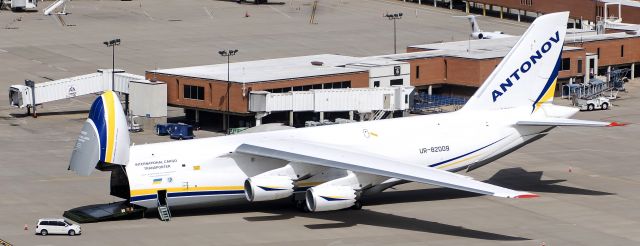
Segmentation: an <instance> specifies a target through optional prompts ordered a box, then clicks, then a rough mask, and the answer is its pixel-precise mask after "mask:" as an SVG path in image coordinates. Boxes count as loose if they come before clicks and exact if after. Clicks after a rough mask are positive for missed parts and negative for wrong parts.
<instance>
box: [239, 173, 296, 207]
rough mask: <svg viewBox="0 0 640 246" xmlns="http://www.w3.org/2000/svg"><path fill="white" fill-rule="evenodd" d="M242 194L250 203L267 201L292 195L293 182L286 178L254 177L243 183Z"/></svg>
mask: <svg viewBox="0 0 640 246" xmlns="http://www.w3.org/2000/svg"><path fill="white" fill-rule="evenodd" d="M244 194H245V196H246V197H247V200H249V201H250V202H259V201H269V200H276V199H280V198H285V197H288V196H291V195H292V194H293V180H291V178H290V177H287V176H256V177H251V178H248V179H247V180H245V181H244Z"/></svg>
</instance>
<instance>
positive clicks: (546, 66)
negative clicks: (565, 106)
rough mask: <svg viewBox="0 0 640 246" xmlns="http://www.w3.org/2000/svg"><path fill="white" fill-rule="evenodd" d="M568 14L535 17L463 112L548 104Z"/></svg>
mask: <svg viewBox="0 0 640 246" xmlns="http://www.w3.org/2000/svg"><path fill="white" fill-rule="evenodd" d="M568 18H569V12H560V13H553V14H547V15H543V16H540V17H538V18H537V19H536V20H535V21H534V22H533V23H531V26H529V29H527V31H526V32H525V33H524V34H523V35H522V37H520V40H518V42H517V43H516V45H515V46H514V47H513V48H512V49H511V51H509V53H508V54H507V55H506V56H505V57H504V58H503V59H502V62H500V64H498V66H497V67H496V69H495V70H494V71H493V72H492V73H491V75H489V77H488V78H487V80H486V81H485V82H484V83H483V84H482V86H481V87H480V88H479V89H478V91H476V93H475V94H474V95H473V96H472V97H471V99H469V101H468V102H467V104H466V105H465V106H464V108H463V110H494V109H505V108H515V107H525V106H526V107H527V108H528V109H529V110H530V111H531V113H533V112H535V111H536V110H538V109H539V108H540V106H541V105H542V104H543V103H550V102H551V101H552V100H553V94H554V90H555V87H556V81H557V79H558V70H559V68H560V61H561V58H560V55H561V54H562V46H563V43H564V38H565V34H566V30H567V20H568Z"/></svg>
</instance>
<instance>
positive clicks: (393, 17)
mask: <svg viewBox="0 0 640 246" xmlns="http://www.w3.org/2000/svg"><path fill="white" fill-rule="evenodd" d="M384 17H387V18H388V19H389V20H393V53H394V54H397V53H398V50H397V45H396V20H399V19H402V13H395V14H386V15H384Z"/></svg>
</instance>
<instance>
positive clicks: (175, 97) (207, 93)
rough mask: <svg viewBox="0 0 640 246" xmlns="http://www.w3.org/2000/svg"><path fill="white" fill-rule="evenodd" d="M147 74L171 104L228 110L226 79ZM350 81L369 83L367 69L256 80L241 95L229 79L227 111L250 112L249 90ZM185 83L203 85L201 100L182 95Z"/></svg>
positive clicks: (238, 86)
mask: <svg viewBox="0 0 640 246" xmlns="http://www.w3.org/2000/svg"><path fill="white" fill-rule="evenodd" d="M146 78H147V79H151V78H155V79H156V80H159V81H163V82H166V83H167V103H168V104H169V105H171V106H178V107H181V106H182V107H189V108H199V109H204V110H213V111H227V97H226V95H227V82H226V81H219V80H209V79H200V78H190V77H184V76H176V75H169V74H154V73H150V72H147V73H146ZM341 81H351V87H353V88H366V87H368V86H369V73H368V72H357V73H348V74H339V75H331V76H320V77H309V78H297V79H291V80H278V81H269V82H259V83H248V84H245V90H246V93H245V95H244V96H243V95H242V93H243V90H242V84H240V83H232V84H231V87H230V88H229V91H230V93H229V94H230V95H231V96H230V97H229V100H230V112H233V113H249V112H248V103H249V100H248V93H249V91H258V90H268V89H275V88H283V87H289V86H301V85H313V84H321V83H331V82H341ZM184 85H193V86H201V87H204V100H195V99H188V98H184V96H183V95H184V94H183V93H184V92H183V89H184Z"/></svg>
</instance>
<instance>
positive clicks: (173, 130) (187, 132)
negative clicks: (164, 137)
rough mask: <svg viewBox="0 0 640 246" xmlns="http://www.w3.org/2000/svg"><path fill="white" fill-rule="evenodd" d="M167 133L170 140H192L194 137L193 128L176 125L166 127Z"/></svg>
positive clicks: (180, 124)
mask: <svg viewBox="0 0 640 246" xmlns="http://www.w3.org/2000/svg"><path fill="white" fill-rule="evenodd" d="M167 132H169V137H170V138H172V139H180V140H183V139H193V138H194V137H195V136H194V135H193V126H191V125H187V124H183V123H178V124H172V125H169V126H168V127H167Z"/></svg>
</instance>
